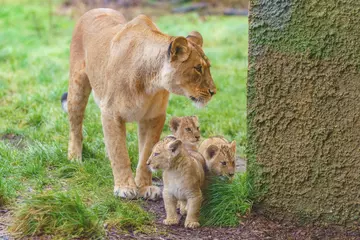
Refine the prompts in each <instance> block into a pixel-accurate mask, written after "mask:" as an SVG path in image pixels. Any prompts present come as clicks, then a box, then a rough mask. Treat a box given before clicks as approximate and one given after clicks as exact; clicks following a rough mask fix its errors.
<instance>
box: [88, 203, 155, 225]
mask: <svg viewBox="0 0 360 240" xmlns="http://www.w3.org/2000/svg"><path fill="white" fill-rule="evenodd" d="M94 210H95V212H97V214H98V215H99V217H101V218H104V219H105V218H106V220H105V224H106V225H107V227H108V228H116V229H118V230H126V231H134V232H149V231H152V230H153V228H152V224H153V219H154V216H153V215H150V214H149V213H148V212H146V211H144V209H142V208H141V207H140V206H139V204H138V203H137V202H134V201H125V200H122V201H120V200H119V199H116V198H114V197H112V196H111V197H110V198H108V199H107V200H106V201H103V202H101V203H100V204H97V205H96V206H94Z"/></svg>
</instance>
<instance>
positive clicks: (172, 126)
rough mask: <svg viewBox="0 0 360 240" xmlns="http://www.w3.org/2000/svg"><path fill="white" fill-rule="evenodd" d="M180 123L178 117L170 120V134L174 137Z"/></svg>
mask: <svg viewBox="0 0 360 240" xmlns="http://www.w3.org/2000/svg"><path fill="white" fill-rule="evenodd" d="M180 122H181V119H180V118H178V117H173V118H172V119H171V120H170V124H169V125H170V130H171V132H172V134H174V135H175V133H176V131H177V130H178V128H179V126H180Z"/></svg>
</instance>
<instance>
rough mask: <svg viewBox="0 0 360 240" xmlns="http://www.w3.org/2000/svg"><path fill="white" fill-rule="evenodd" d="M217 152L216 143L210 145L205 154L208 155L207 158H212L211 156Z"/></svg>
mask: <svg viewBox="0 0 360 240" xmlns="http://www.w3.org/2000/svg"><path fill="white" fill-rule="evenodd" d="M218 152H219V148H218V147H217V146H216V145H210V146H209V147H208V148H207V149H206V154H207V156H208V159H212V158H213V157H215V156H216V155H217V153H218Z"/></svg>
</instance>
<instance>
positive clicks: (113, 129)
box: [101, 113, 138, 199]
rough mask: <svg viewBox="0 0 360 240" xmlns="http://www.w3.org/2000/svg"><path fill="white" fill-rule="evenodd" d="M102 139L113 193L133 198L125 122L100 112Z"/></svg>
mask: <svg viewBox="0 0 360 240" xmlns="http://www.w3.org/2000/svg"><path fill="white" fill-rule="evenodd" d="M101 121H102V126H103V131H104V139H105V146H106V150H107V153H108V154H109V158H110V161H111V168H112V172H113V175H114V195H115V196H119V197H121V198H128V199H134V198H136V197H137V195H138V191H137V187H136V184H135V181H134V178H133V174H132V171H131V163H130V158H129V154H128V151H127V149H126V128H125V127H126V126H125V122H124V121H123V120H121V119H119V118H115V117H114V116H109V115H107V114H106V113H102V114H101Z"/></svg>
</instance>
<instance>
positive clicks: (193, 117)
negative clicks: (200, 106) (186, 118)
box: [191, 116, 199, 123]
mask: <svg viewBox="0 0 360 240" xmlns="http://www.w3.org/2000/svg"><path fill="white" fill-rule="evenodd" d="M191 118H192V119H193V120H194V122H196V123H198V122H199V118H198V117H197V116H191Z"/></svg>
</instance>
